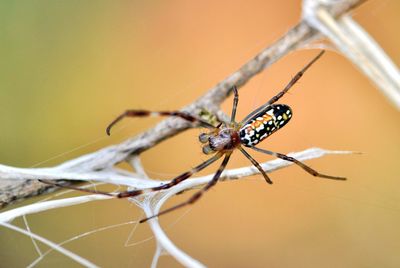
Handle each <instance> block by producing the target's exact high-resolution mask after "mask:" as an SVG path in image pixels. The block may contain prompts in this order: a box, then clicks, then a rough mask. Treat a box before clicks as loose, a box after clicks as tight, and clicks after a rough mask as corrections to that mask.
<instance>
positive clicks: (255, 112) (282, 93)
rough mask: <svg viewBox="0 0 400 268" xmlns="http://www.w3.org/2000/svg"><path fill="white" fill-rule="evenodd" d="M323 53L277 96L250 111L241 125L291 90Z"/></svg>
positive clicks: (323, 51)
mask: <svg viewBox="0 0 400 268" xmlns="http://www.w3.org/2000/svg"><path fill="white" fill-rule="evenodd" d="M324 53H325V50H322V51H321V52H320V53H319V54H318V55H317V56H316V57H315V58H314V59H312V60H311V61H310V62H309V63H308V64H307V65H306V66H304V67H303V69H301V70H300V71H299V72H298V73H297V74H296V75H295V76H294V77H293V78H292V80H290V82H289V83H288V84H287V85H286V87H285V88H284V89H283V90H282V91H280V92H279V93H278V94H276V95H275V96H274V97H272V98H271V99H270V100H269V101H268V102H267V103H265V104H263V105H261V106H260V107H258V108H257V109H255V110H254V111H252V112H251V113H250V114H248V115H247V116H246V117H245V118H244V119H243V120H242V121H241V123H244V122H247V121H248V120H249V119H250V118H252V117H253V116H254V115H256V114H258V113H260V112H262V111H263V110H265V109H267V108H268V106H270V105H271V104H273V103H275V102H276V101H278V100H279V99H280V98H282V97H283V95H285V94H286V93H287V92H288V91H289V89H291V88H292V86H293V85H294V84H296V82H297V81H299V79H300V78H301V77H302V76H303V74H304V73H305V72H306V71H307V69H308V68H310V67H311V65H313V64H314V63H315V62H316V61H317V60H318V59H319V58H320V57H321V56H322V54H324Z"/></svg>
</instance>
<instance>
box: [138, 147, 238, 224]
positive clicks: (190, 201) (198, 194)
mask: <svg viewBox="0 0 400 268" xmlns="http://www.w3.org/2000/svg"><path fill="white" fill-rule="evenodd" d="M230 156H231V152H229V153H226V155H225V158H224V160H223V161H222V163H221V165H220V167H219V168H218V170H217V172H216V173H215V174H214V177H213V178H212V180H211V181H209V182H208V183H207V184H206V186H204V187H203V188H202V189H201V190H200V191H198V192H196V193H195V194H194V195H192V197H190V198H189V199H188V200H187V201H185V202H182V203H180V204H178V205H175V206H173V207H170V208H167V209H165V210H163V211H161V212H159V213H158V214H156V215H153V216H150V217H148V218H145V219H142V220H140V223H143V222H145V221H148V220H150V219H152V218H155V217H158V216H160V215H163V214H166V213H168V212H171V211H173V210H175V209H178V208H181V207H184V206H186V205H191V204H193V203H195V202H196V201H197V200H199V199H200V197H201V196H202V195H203V194H204V193H205V192H206V191H207V190H209V189H210V188H211V187H213V186H214V185H215V184H216V183H217V182H218V179H219V177H220V176H221V174H222V171H223V170H224V169H225V167H226V165H227V164H228V161H229V158H230Z"/></svg>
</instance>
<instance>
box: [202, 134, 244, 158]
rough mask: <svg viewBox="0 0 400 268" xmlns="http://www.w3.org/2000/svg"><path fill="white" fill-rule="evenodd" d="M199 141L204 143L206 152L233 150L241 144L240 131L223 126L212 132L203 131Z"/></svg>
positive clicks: (204, 151)
mask: <svg viewBox="0 0 400 268" xmlns="http://www.w3.org/2000/svg"><path fill="white" fill-rule="evenodd" d="M199 141H200V142H201V143H203V144H204V146H203V153H204V154H212V153H215V152H221V151H232V150H233V149H235V148H236V147H237V146H238V145H239V144H240V138H239V133H238V131H237V130H235V129H233V128H221V129H216V131H213V132H210V133H201V134H200V136H199Z"/></svg>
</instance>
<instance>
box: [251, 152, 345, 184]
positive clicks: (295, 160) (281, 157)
mask: <svg viewBox="0 0 400 268" xmlns="http://www.w3.org/2000/svg"><path fill="white" fill-rule="evenodd" d="M250 148H251V149H253V150H255V151H257V152H261V153H265V154H269V155H273V156H275V157H278V158H280V159H283V160H286V161H290V162H293V163H295V164H296V165H298V166H299V167H301V168H302V169H304V170H305V171H307V172H308V173H310V174H311V175H313V176H315V177H319V178H325V179H333V180H346V178H344V177H337V176H330V175H325V174H322V173H319V172H318V171H316V170H315V169H313V168H311V167H309V166H307V165H306V164H304V163H303V162H301V161H299V160H297V159H296V158H293V157H291V156H287V155H285V154H281V153H276V152H272V151H268V150H265V149H260V148H257V147H250Z"/></svg>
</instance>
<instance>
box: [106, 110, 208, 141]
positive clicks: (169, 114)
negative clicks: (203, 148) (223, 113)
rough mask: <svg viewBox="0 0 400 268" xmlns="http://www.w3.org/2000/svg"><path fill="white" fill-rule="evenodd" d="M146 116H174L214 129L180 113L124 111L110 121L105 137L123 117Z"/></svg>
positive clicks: (199, 120) (197, 119) (188, 115)
mask: <svg viewBox="0 0 400 268" xmlns="http://www.w3.org/2000/svg"><path fill="white" fill-rule="evenodd" d="M147 116H175V117H180V118H182V119H184V120H186V121H188V122H191V123H197V124H199V125H200V126H202V127H206V128H211V129H215V127H214V126H213V125H211V124H210V123H208V122H206V121H204V120H201V119H199V118H196V117H194V116H192V115H190V114H188V113H185V112H181V111H148V110H126V111H125V112H124V113H122V114H121V115H119V116H118V117H117V118H115V119H114V121H112V122H111V123H110V124H109V125H108V127H107V128H106V133H107V135H110V133H111V128H112V127H113V126H114V125H115V124H116V123H118V122H119V121H121V120H122V119H123V118H125V117H147Z"/></svg>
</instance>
